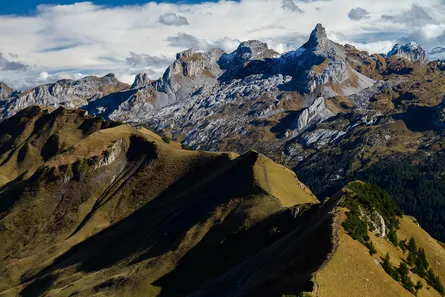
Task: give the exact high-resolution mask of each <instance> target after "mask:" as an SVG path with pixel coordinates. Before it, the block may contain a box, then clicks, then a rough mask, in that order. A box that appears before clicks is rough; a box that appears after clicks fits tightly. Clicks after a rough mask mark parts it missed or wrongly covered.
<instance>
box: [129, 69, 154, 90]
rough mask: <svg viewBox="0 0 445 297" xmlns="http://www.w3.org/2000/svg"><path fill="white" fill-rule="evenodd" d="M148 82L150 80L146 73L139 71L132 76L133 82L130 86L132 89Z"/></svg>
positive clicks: (143, 85)
mask: <svg viewBox="0 0 445 297" xmlns="http://www.w3.org/2000/svg"><path fill="white" fill-rule="evenodd" d="M150 83H151V81H150V78H149V77H148V74H147V73H139V74H138V75H136V77H135V78H134V82H133V84H132V85H131V88H132V89H136V88H142V87H145V86H146V85H149V84H150Z"/></svg>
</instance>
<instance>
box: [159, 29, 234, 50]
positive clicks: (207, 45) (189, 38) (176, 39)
mask: <svg viewBox="0 0 445 297" xmlns="http://www.w3.org/2000/svg"><path fill="white" fill-rule="evenodd" d="M167 41H168V42H169V45H170V46H172V47H177V48H181V49H189V48H191V49H193V50H196V51H200V50H204V51H206V50H210V49H212V48H220V49H222V50H223V51H225V52H232V51H233V50H235V49H236V48H237V47H238V45H239V44H240V43H241V41H239V40H235V39H231V38H229V37H224V38H221V39H218V40H216V41H213V42H212V41H209V40H206V39H203V38H198V37H196V36H193V35H190V34H186V33H178V34H177V35H176V36H169V37H167Z"/></svg>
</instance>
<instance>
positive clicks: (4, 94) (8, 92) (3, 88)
mask: <svg viewBox="0 0 445 297" xmlns="http://www.w3.org/2000/svg"><path fill="white" fill-rule="evenodd" d="M13 92H14V90H13V89H11V88H10V87H8V86H7V85H6V84H5V83H3V82H0V100H4V99H8V98H9V97H11V96H12V93H13Z"/></svg>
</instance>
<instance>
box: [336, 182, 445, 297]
mask: <svg viewBox="0 0 445 297" xmlns="http://www.w3.org/2000/svg"><path fill="white" fill-rule="evenodd" d="M348 188H349V189H350V190H352V191H353V192H352V193H349V194H348V195H347V196H346V197H345V198H344V200H343V202H342V203H341V205H340V206H342V207H345V208H348V209H349V211H348V212H347V213H346V216H347V218H346V220H345V221H344V222H343V224H342V225H343V228H344V229H345V230H346V232H347V233H348V234H349V235H350V236H351V237H352V238H353V239H355V240H358V241H360V242H361V243H362V244H363V245H365V246H366V247H367V248H368V249H369V253H370V255H373V254H375V253H376V250H375V247H374V245H373V243H372V241H371V240H370V238H369V236H368V230H371V228H370V227H369V226H368V225H367V224H366V223H365V221H364V220H363V219H362V214H363V212H365V211H367V212H369V213H372V212H373V211H377V212H378V213H380V214H381V215H382V217H383V219H384V220H385V223H386V224H387V226H388V228H389V232H388V240H389V241H390V242H391V243H392V244H393V245H394V246H396V247H400V249H401V250H402V251H404V252H405V251H408V256H407V260H406V262H407V263H408V264H407V263H405V262H403V261H402V262H401V263H400V265H399V267H394V266H393V265H392V264H391V259H390V255H389V253H387V254H386V257H385V259H384V261H383V264H382V267H383V269H384V270H385V271H386V273H388V274H389V275H390V276H391V277H392V278H393V279H394V280H396V281H398V282H400V284H401V285H402V286H403V287H404V288H405V289H406V290H408V291H409V292H411V293H413V294H415V295H417V292H418V291H419V290H420V289H421V288H422V287H423V285H422V283H421V282H417V283H416V284H414V283H413V282H412V280H411V278H410V277H409V272H410V267H411V271H412V272H413V273H415V274H417V275H418V276H420V277H422V278H424V279H425V280H426V281H427V282H428V284H429V285H431V286H432V287H433V288H434V289H436V290H437V291H438V292H439V293H440V294H441V295H445V289H444V287H443V285H442V283H441V280H440V278H439V277H438V276H437V275H435V274H434V271H433V270H432V269H431V268H429V263H428V260H427V257H426V253H425V250H424V249H421V248H420V249H419V248H418V247H417V243H416V241H415V239H414V238H413V237H411V238H410V239H409V241H408V243H406V241H399V240H398V239H397V229H398V228H399V225H400V221H399V217H401V216H402V212H401V211H400V210H399V209H398V207H397V206H396V205H395V203H394V202H393V201H392V199H391V198H390V196H389V195H388V194H387V193H386V192H385V191H383V190H382V189H380V188H379V187H378V186H375V185H370V184H365V183H361V182H354V183H351V184H350V185H348Z"/></svg>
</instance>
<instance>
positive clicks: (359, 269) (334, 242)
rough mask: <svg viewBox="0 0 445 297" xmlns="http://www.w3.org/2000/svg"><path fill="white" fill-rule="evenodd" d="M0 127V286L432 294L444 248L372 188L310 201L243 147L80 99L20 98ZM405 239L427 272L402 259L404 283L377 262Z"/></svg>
mask: <svg viewBox="0 0 445 297" xmlns="http://www.w3.org/2000/svg"><path fill="white" fill-rule="evenodd" d="M0 130H1V131H2V138H1V141H0V149H1V155H0V160H1V164H0V175H1V177H2V186H1V188H0V242H2V244H1V245H0V255H1V258H0V267H1V270H0V296H277V297H279V296H283V295H291V296H293V295H294V296H297V295H299V294H305V295H304V296H351V294H352V295H355V294H358V296H364V295H365V294H368V293H369V294H370V295H369V296H382V292H392V295H391V296H411V293H410V291H409V290H411V291H412V292H413V293H416V294H417V296H440V295H441V293H440V290H441V289H440V285H439V284H441V282H440V281H437V279H436V277H438V278H441V279H445V270H444V268H443V267H442V266H443V263H444V262H445V249H443V247H442V246H440V244H439V243H438V242H437V241H436V240H434V239H433V238H431V237H430V236H429V235H428V234H427V233H426V232H425V231H423V230H422V229H421V228H420V227H419V226H418V225H417V224H416V222H415V221H414V219H413V218H411V217H403V216H402V214H401V212H400V210H398V208H397V206H395V204H394V202H393V201H392V200H391V198H390V197H389V196H388V195H387V194H386V193H384V192H383V191H382V190H380V189H378V188H377V187H375V186H369V185H366V184H364V183H361V182H358V183H357V182H356V183H352V184H350V185H348V186H347V187H346V188H344V189H342V190H340V191H339V192H338V193H337V194H336V195H334V196H333V197H331V198H329V199H327V200H326V201H325V202H324V203H320V202H319V201H318V200H317V198H316V197H315V196H314V195H313V194H312V192H311V190H310V189H309V188H307V187H306V186H305V185H304V184H303V183H301V182H300V181H299V180H298V178H297V177H296V175H295V173H294V172H292V171H291V170H289V169H287V168H286V167H284V166H282V165H278V164H276V163H274V162H273V161H272V160H270V159H269V158H267V157H265V156H264V155H261V154H259V153H257V152H255V151H249V152H247V153H245V154H243V155H238V154H235V153H211V152H198V151H190V150H184V149H181V145H180V144H179V143H177V142H174V141H171V140H169V139H167V138H161V137H160V136H158V135H156V134H154V133H153V132H150V131H149V130H147V129H145V128H139V129H136V128H134V127H132V126H130V125H127V124H123V123H118V122H113V121H109V120H104V119H103V118H100V117H94V116H89V115H87V114H86V112H85V111H82V110H69V109H65V108H58V109H56V110H53V109H48V108H42V107H37V106H35V107H29V108H26V109H24V110H22V111H20V112H18V113H17V114H16V115H15V116H13V117H11V118H8V119H6V120H4V121H3V122H2V123H0ZM351 221H352V223H351ZM357 222H362V223H357ZM363 222H366V223H363ZM394 233H395V234H396V235H395V236H396V237H397V238H398V239H397V240H401V241H400V243H399V242H398V241H397V244H396V246H394V243H393V241H394ZM391 234H392V235H391ZM367 237H369V238H367ZM411 237H413V238H414V239H415V240H416V242H417V243H418V247H417V248H419V251H420V249H423V250H424V253H425V256H426V259H427V261H428V263H429V264H428V269H430V270H431V273H432V275H433V276H434V277H430V276H429V274H430V273H429V272H428V273H429V274H427V275H423V274H422V273H420V272H416V271H417V268H418V266H416V265H417V264H415V263H417V262H415V263H414V262H413V263H414V264H412V265H413V266H412V267H411V268H410V269H411V270H412V271H411V272H409V277H410V278H409V279H410V280H411V281H412V282H413V283H414V284H416V285H418V284H419V282H420V284H422V288H420V287H419V286H416V289H415V291H414V289H413V288H410V287H409V288H404V286H405V285H406V280H405V283H403V284H402V283H400V281H397V280H394V279H393V278H392V276H390V275H389V274H388V273H387V272H386V271H385V268H384V267H386V266H384V265H385V264H384V260H383V258H384V257H385V255H386V253H389V254H390V256H391V263H392V265H394V267H395V266H397V265H399V263H400V262H403V261H405V260H406V259H407V253H406V252H403V250H404V249H406V246H408V241H407V240H409V239H411ZM405 239H406V240H405ZM370 242H371V243H370ZM371 247H374V249H375V251H374V253H373V254H370V251H371V250H372V248H371ZM416 251H417V250H416ZM351 259H353V261H352V260H351ZM441 264H442V265H441ZM428 271H429V270H428ZM416 273H420V274H422V276H419V275H418V274H416ZM363 284H366V285H365V286H363ZM408 289H409V290H408ZM304 292H305V293H304ZM308 294H309V295H308ZM412 296H414V295H412Z"/></svg>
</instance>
